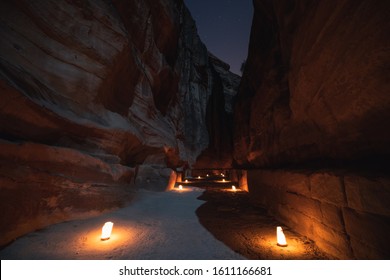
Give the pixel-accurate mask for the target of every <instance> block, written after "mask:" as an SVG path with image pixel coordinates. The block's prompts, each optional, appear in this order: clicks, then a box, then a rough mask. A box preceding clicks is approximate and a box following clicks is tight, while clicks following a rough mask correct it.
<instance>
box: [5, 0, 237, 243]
mask: <svg viewBox="0 0 390 280" xmlns="http://www.w3.org/2000/svg"><path fill="white" fill-rule="evenodd" d="M0 17H1V23H0V37H1V38H2V39H1V42H0V94H1V98H0V140H2V141H3V142H2V144H1V145H2V149H3V148H4V149H10V150H9V151H8V150H5V151H2V152H1V154H0V160H1V166H0V171H1V176H0V189H1V191H3V190H7V191H6V192H7V198H8V200H7V201H9V203H11V204H12V205H8V204H7V203H8V202H7V203H2V204H1V207H2V208H1V209H0V210H1V211H2V213H7V215H5V216H6V217H5V218H4V219H3V220H1V224H0V228H1V229H2V231H3V232H2V234H1V236H2V239H1V240H0V244H1V245H2V244H5V243H7V242H9V241H10V240H11V239H12V238H14V237H16V236H18V235H20V234H23V233H25V232H27V231H30V230H33V229H36V228H38V227H40V226H42V225H45V224H47V223H49V222H54V221H59V220H63V219H69V218H72V217H73V216H72V211H74V212H75V213H76V212H80V213H81V214H82V213H83V212H84V213H88V212H89V211H95V210H97V211H103V210H106V209H110V208H113V207H118V206H120V205H122V204H123V203H126V201H128V199H129V197H131V193H132V190H134V189H135V188H136V187H148V188H149V186H148V184H149V183H150V182H155V183H156V186H150V188H151V189H162V185H163V184H168V183H169V181H170V180H169V178H170V177H172V176H171V175H172V174H171V168H176V167H179V166H183V165H188V166H191V165H194V163H195V162H196V160H197V157H198V156H199V155H200V154H201V152H202V151H203V150H205V149H206V148H207V147H208V145H209V142H210V140H209V133H208V130H210V126H213V125H216V126H220V125H221V124H220V123H218V122H209V121H207V120H206V116H207V115H208V114H210V112H215V111H218V110H219V107H218V108H217V109H216V108H214V107H213V106H214V103H213V104H211V105H210V101H209V100H218V98H221V100H219V103H221V104H225V102H224V90H223V86H221V84H222V85H225V84H228V83H230V84H231V83H232V82H231V80H229V79H233V78H231V77H233V76H232V75H230V74H229V72H228V69H226V67H225V69H224V70H223V71H222V72H223V75H220V74H219V73H220V72H221V71H219V72H218V71H216V70H215V69H214V66H213V62H212V61H211V59H210V58H209V54H208V51H207V49H206V47H205V46H204V45H203V43H202V42H201V41H200V39H199V36H198V34H197V31H196V26H195V23H194V21H193V19H192V17H191V15H190V13H189V12H188V10H187V8H186V7H185V6H184V4H183V2H182V1H180V0H159V1H154V0H153V1H152V0H147V1H137V0H130V1H119V0H112V1H105V0H97V1H92V0H88V1H54V0H42V1H24V0H23V1H18V2H15V1H10V0H5V1H1V3H0ZM234 79H237V77H234ZM225 80H226V82H224V81H225ZM235 83H237V82H236V81H235ZM235 87H237V85H236V84H235ZM228 95H229V96H232V95H234V92H233V91H232V90H230V89H229V92H228ZM227 106H230V105H227ZM220 130H221V128H219V127H212V129H211V130H210V131H220ZM230 133H231V132H230ZM23 154H25V156H24V155H23ZM58 157H61V159H59V158H58ZM85 165H86V166H85ZM18 166H20V172H17V171H16V170H19V169H15V168H16V167H18ZM65 169H67V170H65ZM11 170H12V172H11ZM34 171H36V172H34ZM69 172H70V173H69ZM72 172H73V173H72ZM34 176H36V178H35V177H34ZM137 176H138V177H137ZM42 178H45V180H43V179H42ZM148 180H149V182H148ZM15 182H16V183H15ZM37 182H39V183H37ZM90 185H93V187H90ZM66 186H69V188H67V187H66ZM86 186H87V187H86ZM96 186H99V187H96ZM31 188H34V189H35V191H36V194H35V195H34V196H29V195H28V193H29V192H30V190H31ZM86 189H88V190H91V191H92V192H93V196H95V197H99V196H101V198H100V199H95V202H93V203H92V202H91V203H85V204H83V203H81V202H80V201H81V200H86V199H87V198H88V196H89V193H88V192H86V191H85V190H86ZM63 192H64V194H63ZM21 194H25V195H21ZM63 196H66V199H65V200H66V201H63V200H61V198H62V197H63ZM106 196H108V197H106ZM70 197H74V203H73V202H72V199H70ZM105 197H106V198H105ZM92 199H93V198H92ZM2 200H3V199H2ZM40 200H42V201H41V202H39V201H40ZM46 200H48V201H49V200H50V201H51V202H50V203H49V204H50V205H52V206H50V207H52V208H50V209H55V211H59V212H61V213H62V214H61V215H57V216H56V215H52V216H51V218H50V219H48V217H47V216H48V215H49V212H50V211H51V210H50V211H48V209H49V208H48V206H47V205H48V204H47V203H46V202H44V201H46ZM53 201H54V202H55V203H54V202H53ZM97 201H99V203H97ZM2 202H3V201H2ZM14 205H24V208H23V207H21V209H20V211H10V209H11V208H12V207H13V206H14ZM82 205H84V206H82ZM11 206H12V207H11ZM72 209H73V210H72ZM30 210H31V211H30ZM25 211H30V212H31V213H30V214H29V216H27V215H25V214H26V213H25ZM53 211H54V210H53ZM12 213H14V214H12ZM63 213H66V214H63ZM55 217H56V218H55ZM11 219H13V220H14V221H15V223H14V224H13V225H12V228H11V226H10V227H8V226H7V224H8V222H9V220H11ZM34 219H35V220H36V222H29V221H30V220H31V221H32V220H34ZM3 236H4V238H3Z"/></svg>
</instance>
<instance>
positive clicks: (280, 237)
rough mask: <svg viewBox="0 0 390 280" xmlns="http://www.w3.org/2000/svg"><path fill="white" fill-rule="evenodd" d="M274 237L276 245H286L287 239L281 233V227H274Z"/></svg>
mask: <svg viewBox="0 0 390 280" xmlns="http://www.w3.org/2000/svg"><path fill="white" fill-rule="evenodd" d="M276 239H277V242H278V243H277V245H278V246H280V247H287V241H286V236H285V235H284V233H283V229H282V227H277V228H276Z"/></svg>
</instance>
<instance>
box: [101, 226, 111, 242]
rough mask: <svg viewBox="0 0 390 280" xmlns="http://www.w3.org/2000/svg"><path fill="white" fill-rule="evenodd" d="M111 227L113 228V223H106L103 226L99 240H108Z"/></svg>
mask: <svg viewBox="0 0 390 280" xmlns="http://www.w3.org/2000/svg"><path fill="white" fill-rule="evenodd" d="M113 226H114V223H112V222H107V223H105V224H104V226H103V228H102V236H101V237H100V239H101V240H108V239H110V236H111V231H112V227H113Z"/></svg>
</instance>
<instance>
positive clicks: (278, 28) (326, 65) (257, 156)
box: [234, 0, 390, 259]
mask: <svg viewBox="0 0 390 280" xmlns="http://www.w3.org/2000/svg"><path fill="white" fill-rule="evenodd" d="M389 4H390V3H389V2H388V1H380V0H379V1H370V2H369V1H352V0H345V1H330V2H329V1H327V2H325V1H300V0H296V1H287V0H286V1H284V0H281V1H267V0H255V1H254V6H255V14H254V20H253V25H252V33H251V40H250V47H249V55H248V59H247V61H246V67H245V70H244V73H243V78H242V83H241V85H240V89H239V93H238V95H237V103H236V106H235V119H234V123H235V129H234V158H235V161H236V163H237V165H238V166H241V167H246V166H250V167H251V168H253V169H252V170H249V171H248V188H249V191H250V193H251V194H252V196H253V199H254V201H255V202H256V203H259V204H261V205H262V206H264V207H267V208H268V210H269V211H270V213H272V214H273V215H275V216H277V217H279V219H280V220H282V221H283V222H284V223H285V224H286V225H288V226H290V227H292V228H293V229H294V230H295V231H298V232H300V233H301V234H304V235H306V236H308V237H309V238H311V239H312V240H314V241H315V242H316V244H317V245H318V246H319V247H320V248H321V249H323V250H324V251H325V252H327V253H328V254H330V255H331V256H333V257H336V258H342V259H350V258H358V259H378V258H379V259H388V258H389V252H390V248H389V245H388V242H387V236H389V235H390V228H389V225H390V220H389V218H390V215H389V212H390V207H389V204H388V201H389V200H388V199H389V175H388V174H389V173H388V171H389V170H388V164H387V163H388V159H389V154H390V153H389V152H390V148H389V147H390V146H389V145H388V144H389V143H390V133H389V130H388V128H386V127H388V124H387V120H388V119H389V117H390V115H389V114H390V96H389V94H388V93H389V92H390V84H389V82H388V78H387V76H388V65H389V63H390V53H389V46H390V41H389V36H388V35H387V33H388V30H389V29H390V22H389V20H388V17H389V11H390V5H389ZM264 167H266V168H267V169H261V168H264Z"/></svg>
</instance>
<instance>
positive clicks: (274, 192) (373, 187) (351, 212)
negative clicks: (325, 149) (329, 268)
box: [248, 169, 390, 259]
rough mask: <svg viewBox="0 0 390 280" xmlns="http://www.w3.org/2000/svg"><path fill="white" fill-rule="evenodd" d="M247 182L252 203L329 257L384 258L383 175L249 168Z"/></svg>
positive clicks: (387, 222)
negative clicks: (259, 206)
mask: <svg viewBox="0 0 390 280" xmlns="http://www.w3.org/2000/svg"><path fill="white" fill-rule="evenodd" d="M297 179H298V180H297ZM297 182H298V183H299V184H297ZM248 185H249V192H250V193H251V195H252V198H253V200H254V202H255V203H258V204H260V205H261V206H263V207H266V208H267V209H269V212H270V213H271V214H273V215H275V216H276V217H278V218H279V219H280V220H281V221H282V222H283V223H285V224H286V225H287V226H289V227H291V228H293V229H294V230H295V231H297V232H299V233H301V234H303V235H306V236H307V237H309V238H310V239H313V240H314V241H315V242H316V244H317V245H318V246H319V248H321V249H322V250H324V251H325V252H327V253H328V254H330V255H332V256H333V257H336V258H340V259H351V258H356V259H388V258H389V257H390V255H389V252H390V247H389V244H388V242H387V239H388V236H389V233H390V228H389V226H390V215H389V206H388V203H387V204H386V205H385V204H384V201H385V200H386V199H388V197H389V190H390V180H389V178H384V177H380V178H379V177H377V179H375V180H373V179H372V174H360V173H359V172H351V171H349V170H340V169H338V170H329V169H328V170H310V171H309V170H307V169H304V170H298V169H289V170H286V169H277V170H272V171H271V170H250V171H248ZM319 190H323V191H320V192H319ZM319 193H320V194H321V195H319ZM341 198H342V199H341ZM386 201H388V200H386Z"/></svg>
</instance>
